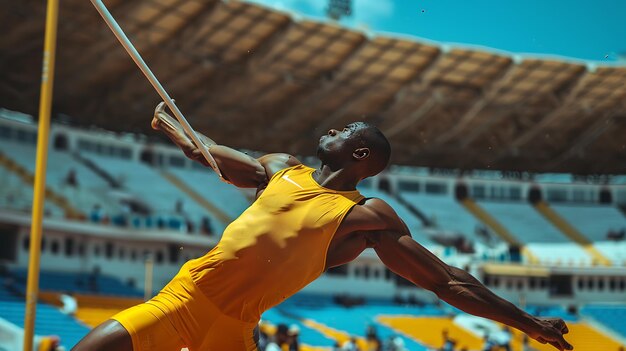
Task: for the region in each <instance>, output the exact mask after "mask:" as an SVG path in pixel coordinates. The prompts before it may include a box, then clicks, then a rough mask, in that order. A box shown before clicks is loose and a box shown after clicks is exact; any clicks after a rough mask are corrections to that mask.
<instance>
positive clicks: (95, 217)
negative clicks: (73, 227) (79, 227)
mask: <svg viewBox="0 0 626 351" xmlns="http://www.w3.org/2000/svg"><path fill="white" fill-rule="evenodd" d="M104 217H105V214H104V210H102V206H100V204H95V205H93V207H92V208H91V213H89V219H91V221H92V222H94V223H101V222H103V221H104Z"/></svg>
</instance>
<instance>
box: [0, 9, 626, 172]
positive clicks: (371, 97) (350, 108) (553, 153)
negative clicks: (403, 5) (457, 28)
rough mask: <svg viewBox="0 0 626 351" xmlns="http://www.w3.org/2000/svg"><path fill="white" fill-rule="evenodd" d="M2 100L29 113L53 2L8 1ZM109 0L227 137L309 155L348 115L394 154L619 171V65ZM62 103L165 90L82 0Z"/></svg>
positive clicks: (266, 12)
mask: <svg viewBox="0 0 626 351" xmlns="http://www.w3.org/2000/svg"><path fill="white" fill-rule="evenodd" d="M2 3H3V9H4V10H3V11H2V12H1V13H0V23H2V28H3V30H2V33H3V35H2V36H1V37H0V50H1V52H2V57H1V58H0V62H1V66H0V67H1V68H0V104H1V105H2V106H3V107H6V108H10V109H15V110H19V111H22V112H27V113H31V114H36V111H37V103H38V94H39V77H40V64H41V56H42V53H41V49H42V42H43V28H44V15H45V13H44V12H45V8H44V5H45V4H44V2H42V1H39V0H23V1H9V0H2ZM106 4H107V5H108V6H109V8H110V9H111V12H112V13H113V15H114V16H115V17H116V18H117V19H118V21H119V22H120V24H121V26H122V27H123V28H124V29H125V30H126V32H127V34H128V35H129V37H130V38H131V40H133V42H134V43H135V45H136V46H137V48H138V49H139V51H140V52H141V53H142V54H143V55H144V58H145V59H146V61H147V62H148V64H149V65H150V66H151V68H152V69H153V71H154V72H155V73H156V75H157V76H158V77H159V78H160V79H161V81H162V83H163V85H164V86H165V87H166V88H167V89H168V91H169V92H170V94H171V95H172V96H174V97H175V98H176V99H177V103H178V104H179V107H180V108H181V110H182V111H183V112H184V114H185V115H186V116H187V118H188V119H189V121H190V123H191V124H192V125H193V126H194V127H195V128H196V129H198V130H200V131H202V132H205V133H206V134H208V135H210V136H211V137H213V138H215V139H216V140H218V141H219V142H223V143H225V144H228V145H232V146H235V147H239V148H246V149H252V150H261V151H268V152H276V151H286V152H291V153H295V154H300V155H307V154H308V155H311V154H313V152H314V150H315V146H316V143H317V139H318V138H317V137H318V136H319V135H321V134H322V133H325V131H326V130H327V129H328V128H330V127H336V128H338V127H343V126H344V125H345V124H346V123H348V122H350V121H353V120H367V121H371V122H373V123H375V124H377V125H379V126H380V127H381V129H382V130H383V131H384V132H385V133H386V134H387V135H388V136H389V138H390V140H391V142H392V144H393V146H394V159H393V161H394V162H395V163H398V164H408V165H418V166H428V167H441V168H466V169H501V170H524V171H532V172H548V171H549V172H572V173H581V174H584V173H626V67H616V66H615V67H611V66H604V67H593V66H591V65H589V64H585V63H582V62H571V61H567V60H565V59H557V58H548V59H540V58H530V57H516V56H514V55H509V54H504V53H496V52H492V51H489V50H486V49H476V48H460V47H447V46H441V45H436V44H432V43H428V42H420V41H418V40H415V39H406V38H393V37H387V36H373V37H371V36H368V35H366V34H364V33H361V32H357V31H354V30H350V29H347V28H342V27H339V26H336V25H333V24H329V23H319V22H312V21H308V20H294V19H293V18H292V17H290V16H289V15H288V14H284V13H281V12H277V11H274V10H270V9H267V8H264V7H260V6H258V5H253V4H249V3H245V2H240V1H209V0H136V1H124V0H109V1H106ZM56 67H57V75H56V84H55V86H56V88H55V89H56V90H55V96H54V101H55V103H54V109H55V112H57V113H64V114H67V115H70V116H73V117H74V119H75V122H77V123H79V124H82V125H92V124H94V125H98V126H102V127H104V128H107V129H111V130H120V131H122V130H123V131H141V132H146V131H148V128H149V121H150V117H151V113H152V110H153V108H154V106H155V105H156V103H157V102H158V101H159V98H158V96H157V95H156V93H155V92H154V91H153V89H152V87H151V86H150V85H149V83H148V82H147V80H146V79H145V78H144V77H143V76H142V75H141V73H140V72H139V70H138V69H137V68H136V67H135V65H134V63H133V62H132V61H131V60H130V58H129V57H128V56H127V55H126V53H125V52H124V51H123V49H122V47H121V46H120V45H119V44H118V42H117V41H116V40H115V38H114V37H113V35H112V33H111V32H110V31H109V29H108V28H107V27H106V25H105V24H104V22H103V21H102V20H101V19H100V18H99V16H98V14H97V12H96V11H95V9H94V8H92V6H91V4H90V2H89V1H86V0H63V1H61V9H60V18H59V34H58V52H57V65H56Z"/></svg>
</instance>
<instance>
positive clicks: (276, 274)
mask: <svg viewBox="0 0 626 351" xmlns="http://www.w3.org/2000/svg"><path fill="white" fill-rule="evenodd" d="M313 172H314V169H313V168H310V167H307V166H304V165H298V166H294V167H290V168H286V169H283V170H281V171H279V172H278V173H276V174H274V176H273V177H272V179H270V181H269V184H268V185H267V188H266V189H265V191H264V192H263V194H261V196H260V197H259V198H258V199H257V200H256V201H255V202H254V203H253V204H252V205H251V206H250V207H249V208H248V209H247V210H246V211H245V212H243V213H242V214H241V216H239V218H237V219H236V220H235V221H233V222H232V223H231V224H230V225H229V226H228V227H227V228H226V229H225V230H224V234H223V235H222V239H221V240H220V242H219V243H218V244H217V245H216V246H215V248H213V250H211V251H210V252H209V253H207V254H206V255H204V256H203V257H200V258H198V259H195V260H192V261H191V262H190V263H189V267H190V268H189V272H190V273H191V277H192V279H193V280H194V282H195V283H196V285H197V286H198V288H199V289H200V290H201V291H202V292H203V293H204V294H205V295H206V296H207V297H208V298H209V299H210V300H211V301H212V302H213V303H215V305H216V306H218V307H219V309H220V310H221V311H222V312H223V313H224V314H226V315H228V316H231V317H233V318H237V319H239V320H242V321H247V322H256V321H258V320H259V319H260V317H261V314H262V313H263V312H264V311H265V310H267V309H269V308H271V307H273V306H275V305H277V304H279V303H281V302H282V301H283V300H284V299H286V298H287V297H289V296H291V295H293V294H295V293H296V292H297V291H299V290H300V289H302V288H303V287H305V286H306V285H307V284H309V283H310V282H312V281H313V280H315V279H316V278H317V277H319V276H320V275H321V274H322V272H323V271H324V268H325V264H326V254H327V251H328V246H329V245H330V242H331V240H332V238H333V235H334V234H335V232H336V231H337V228H338V227H339V225H340V224H341V221H342V220H343V218H344V216H345V215H346V214H347V213H348V211H349V210H350V209H351V208H352V206H354V205H355V204H357V203H359V202H360V201H361V200H362V199H363V196H362V195H361V194H360V193H359V192H358V191H356V190H354V191H337V190H332V189H327V188H324V187H322V186H320V185H319V184H318V183H317V182H316V181H315V180H314V179H313V176H312V174H313Z"/></svg>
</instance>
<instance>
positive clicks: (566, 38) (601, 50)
mask: <svg viewBox="0 0 626 351" xmlns="http://www.w3.org/2000/svg"><path fill="white" fill-rule="evenodd" d="M249 1H250V2H256V3H261V4H264V5H267V6H270V7H273V8H276V9H279V10H283V11H289V12H292V13H295V14H298V15H300V16H303V17H313V18H318V19H324V18H325V8H326V6H327V3H328V0H249ZM341 23H342V24H344V25H346V26H349V27H353V28H358V29H365V30H367V31H371V32H373V33H381V32H382V33H397V34H402V35H410V36H415V37H419V38H424V39H428V40H432V41H436V42H441V43H456V44H461V45H480V46H485V47H490V48H494V49H499V50H504V51H508V52H512V53H527V54H533V55H559V56H564V57H570V58H575V59H583V60H591V61H600V62H602V61H606V62H614V61H616V60H617V59H618V54H619V53H626V0H596V1H591V0H567V1H566V0H558V1H557V0H543V1H540V0H527V1H518V0H514V1H507V0H503V1H496V0H353V15H352V16H351V17H349V18H346V19H343V20H342V21H341Z"/></svg>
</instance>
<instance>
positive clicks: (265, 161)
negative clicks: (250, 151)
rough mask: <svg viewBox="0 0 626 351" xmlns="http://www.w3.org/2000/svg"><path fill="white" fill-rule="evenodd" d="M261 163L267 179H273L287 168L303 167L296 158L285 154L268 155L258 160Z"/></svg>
mask: <svg viewBox="0 0 626 351" xmlns="http://www.w3.org/2000/svg"><path fill="white" fill-rule="evenodd" d="M257 160H258V161H259V163H261V165H262V166H263V168H265V174H267V179H271V178H272V176H274V174H276V173H278V172H280V171H282V170H283V169H285V168H289V167H293V166H298V165H301V164H302V162H300V161H299V160H298V159H297V158H296V157H294V156H293V155H289V154H284V153H274V154H267V155H263V156H261V157H259V158H258V159H257Z"/></svg>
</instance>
